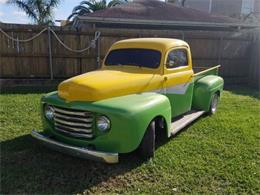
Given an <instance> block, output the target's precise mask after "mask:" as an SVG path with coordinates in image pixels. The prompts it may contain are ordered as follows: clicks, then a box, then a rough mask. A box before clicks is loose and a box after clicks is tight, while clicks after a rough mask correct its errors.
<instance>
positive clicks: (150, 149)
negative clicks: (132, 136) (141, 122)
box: [139, 121, 155, 160]
mask: <svg viewBox="0 0 260 195" xmlns="http://www.w3.org/2000/svg"><path fill="white" fill-rule="evenodd" d="M154 150H155V121H152V122H151V123H150V124H149V126H148V128H147V129H146V132H145V134H144V137H143V140H142V142H141V144H140V146H139V155H140V157H142V158H143V159H145V160H147V159H149V158H151V157H153V156H154Z"/></svg>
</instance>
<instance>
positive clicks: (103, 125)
mask: <svg viewBox="0 0 260 195" xmlns="http://www.w3.org/2000/svg"><path fill="white" fill-rule="evenodd" d="M96 127H97V129H98V130H99V131H101V132H107V131H109V130H110V128H111V122H110V120H109V118H108V117H106V116H104V115H102V116H98V117H97V119H96Z"/></svg>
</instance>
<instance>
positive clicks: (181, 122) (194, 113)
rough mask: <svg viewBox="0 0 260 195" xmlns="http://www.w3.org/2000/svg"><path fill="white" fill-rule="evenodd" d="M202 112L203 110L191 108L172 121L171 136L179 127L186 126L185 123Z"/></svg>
mask: <svg viewBox="0 0 260 195" xmlns="http://www.w3.org/2000/svg"><path fill="white" fill-rule="evenodd" d="M204 113H205V111H197V110H192V111H190V112H188V113H186V114H184V115H183V116H182V117H181V118H180V119H177V120H175V121H173V122H172V124H171V136H173V135H175V134H176V133H178V132H179V131H180V130H181V129H183V128H184V127H186V126H187V125H189V124H190V123H192V122H193V121H195V120H196V119H197V118H199V117H200V116H201V115H203V114H204Z"/></svg>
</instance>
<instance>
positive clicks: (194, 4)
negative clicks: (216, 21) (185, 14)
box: [185, 0, 210, 13]
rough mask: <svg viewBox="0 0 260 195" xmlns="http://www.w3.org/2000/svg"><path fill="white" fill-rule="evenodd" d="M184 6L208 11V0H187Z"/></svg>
mask: <svg viewBox="0 0 260 195" xmlns="http://www.w3.org/2000/svg"><path fill="white" fill-rule="evenodd" d="M185 7H188V8H193V9H197V10H200V11H204V12H208V13H210V0H187V1H186V2H185Z"/></svg>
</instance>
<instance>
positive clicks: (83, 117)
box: [53, 106, 94, 138]
mask: <svg viewBox="0 0 260 195" xmlns="http://www.w3.org/2000/svg"><path fill="white" fill-rule="evenodd" d="M53 108H54V125H55V130H56V131H58V132H60V133H63V134H66V135H69V136H73V137H77V138H93V131H92V125H93V120H94V116H93V113H91V112H88V111H81V110H74V109H67V108H61V107H56V106H54V107H53Z"/></svg>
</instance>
